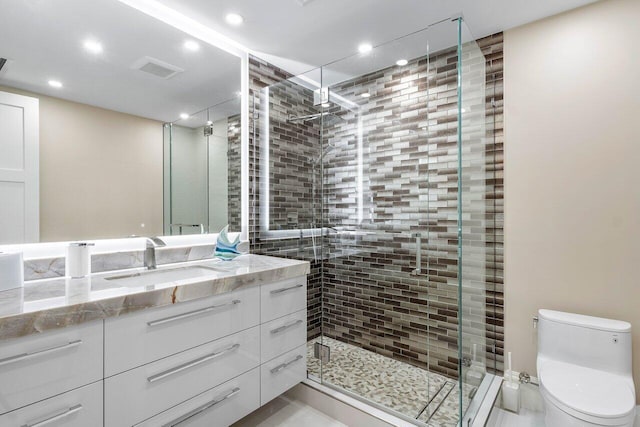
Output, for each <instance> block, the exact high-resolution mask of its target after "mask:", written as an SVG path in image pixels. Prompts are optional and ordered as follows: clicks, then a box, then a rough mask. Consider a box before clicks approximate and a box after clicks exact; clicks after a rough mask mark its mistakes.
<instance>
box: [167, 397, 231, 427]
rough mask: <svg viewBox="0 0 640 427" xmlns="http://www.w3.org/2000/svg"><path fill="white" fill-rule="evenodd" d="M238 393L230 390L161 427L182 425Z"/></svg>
mask: <svg viewBox="0 0 640 427" xmlns="http://www.w3.org/2000/svg"><path fill="white" fill-rule="evenodd" d="M238 393H240V388H239V387H235V388H234V389H233V390H231V391H230V392H229V393H227V394H225V395H224V396H222V397H219V398H216V399H214V400H212V401H211V402H209V403H205V404H204V405H202V406H198V407H197V408H196V409H194V410H192V411H189V412H187V413H186V414H184V415H182V416H181V417H179V418H176V419H175V420H173V421H171V422H168V423H167V424H163V425H162V427H174V426H177V425H178V424H182V423H183V422H185V421H187V420H188V419H189V418H192V417H195V416H196V415H198V414H200V413H202V412H204V411H206V410H207V409H209V408H212V407H214V406H216V405H217V404H218V403H221V402H224V401H225V400H227V399H229V398H230V397H233V396H235V395H236V394H238Z"/></svg>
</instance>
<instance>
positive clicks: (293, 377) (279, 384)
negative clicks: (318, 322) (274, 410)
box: [260, 344, 307, 405]
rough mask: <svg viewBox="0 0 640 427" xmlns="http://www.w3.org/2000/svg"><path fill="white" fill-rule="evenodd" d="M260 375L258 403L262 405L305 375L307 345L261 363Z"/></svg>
mask: <svg viewBox="0 0 640 427" xmlns="http://www.w3.org/2000/svg"><path fill="white" fill-rule="evenodd" d="M260 377H261V381H260V388H261V402H260V404H261V405H264V404H266V403H267V402H269V401H271V400H272V399H274V398H276V397H278V396H280V395H281V394H282V393H284V392H285V391H287V390H289V389H290V388H291V387H293V386H295V385H296V384H298V383H299V382H300V381H303V380H304V379H305V378H306V377H307V345H306V344H304V345H301V346H300V347H298V348H296V349H295V350H292V351H290V352H287V353H285V354H283V355H282V356H280V357H276V358H275V359H273V360H270V361H269V362H267V363H264V364H262V366H261V367H260Z"/></svg>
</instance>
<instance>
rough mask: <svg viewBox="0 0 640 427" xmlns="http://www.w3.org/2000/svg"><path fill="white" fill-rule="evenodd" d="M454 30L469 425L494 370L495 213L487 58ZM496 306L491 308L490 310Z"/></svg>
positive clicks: (463, 385)
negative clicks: (489, 320) (491, 301)
mask: <svg viewBox="0 0 640 427" xmlns="http://www.w3.org/2000/svg"><path fill="white" fill-rule="evenodd" d="M457 27H458V64H459V65H458V69H457V72H458V76H457V78H458V103H457V109H458V114H457V118H458V120H457V121H458V124H457V125H458V153H457V163H458V167H457V169H458V192H457V193H458V200H457V202H458V224H459V228H458V245H459V251H458V301H459V315H458V317H459V319H460V324H459V338H458V339H459V347H458V351H459V355H458V360H459V366H460V368H459V369H460V378H459V388H458V392H459V400H460V414H459V417H460V419H461V420H463V419H464V420H472V419H473V418H474V417H475V413H476V411H477V409H478V406H479V404H480V403H481V402H482V399H483V398H484V395H485V394H486V392H487V390H488V388H489V385H490V383H491V380H492V377H493V375H491V374H488V372H495V371H496V366H495V363H496V355H495V353H496V348H495V342H494V338H493V337H495V330H494V325H493V324H492V323H489V322H487V319H489V318H493V317H494V315H491V313H489V310H490V309H491V305H490V303H489V295H490V293H492V292H491V291H492V289H491V287H495V271H496V270H495V262H496V258H497V257H496V248H497V246H496V241H495V230H496V226H495V225H496V221H497V210H496V205H495V200H496V199H495V188H494V187H493V185H494V183H495V181H496V180H495V175H494V174H495V167H494V166H495V164H494V159H492V158H490V157H488V153H492V152H493V144H494V141H493V138H492V135H493V133H492V121H491V120H490V118H489V114H488V111H490V110H491V108H492V102H493V101H492V99H490V98H489V97H487V90H486V80H487V70H486V58H485V56H484V54H483V52H482V49H481V48H480V47H479V45H478V43H477V42H476V41H475V39H474V38H473V36H472V35H471V33H470V31H469V29H468V28H467V26H466V24H465V23H464V21H463V20H462V19H458V20H457ZM494 307H495V306H494Z"/></svg>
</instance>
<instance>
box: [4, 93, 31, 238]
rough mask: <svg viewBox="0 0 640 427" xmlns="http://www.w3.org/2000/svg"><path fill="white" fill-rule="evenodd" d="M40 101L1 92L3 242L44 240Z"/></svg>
mask: <svg viewBox="0 0 640 427" xmlns="http://www.w3.org/2000/svg"><path fill="white" fill-rule="evenodd" d="M39 126H40V119H39V101H38V100H37V99H36V98H31V97H28V96H22V95H15V94H13V93H7V92H0V200H2V203H0V244H1V243H33V242H38V241H39V240H40V214H39V206H40V195H39V194H40V193H39V188H40V186H39V181H38V180H39V171H38V170H39V157H38V156H39V154H38V153H39V140H40V135H39V133H40V130H39Z"/></svg>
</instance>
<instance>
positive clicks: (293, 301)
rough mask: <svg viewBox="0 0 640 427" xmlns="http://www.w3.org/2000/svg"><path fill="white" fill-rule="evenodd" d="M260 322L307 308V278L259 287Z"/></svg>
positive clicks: (302, 277)
mask: <svg viewBox="0 0 640 427" xmlns="http://www.w3.org/2000/svg"><path fill="white" fill-rule="evenodd" d="M260 304H261V308H262V315H261V318H260V319H261V322H262V323H264V322H268V321H270V320H273V319H277V318H278V317H282V316H286V315H287V314H290V313H293V312H295V311H299V310H302V309H304V308H307V276H300V277H294V278H293V279H288V280H282V281H280V282H275V283H270V284H268V285H262V286H260Z"/></svg>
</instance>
